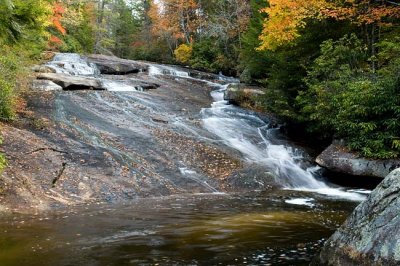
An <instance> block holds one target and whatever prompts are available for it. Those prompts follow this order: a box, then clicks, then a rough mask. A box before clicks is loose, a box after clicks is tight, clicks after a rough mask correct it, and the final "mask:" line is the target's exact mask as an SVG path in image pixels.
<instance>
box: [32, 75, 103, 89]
mask: <svg viewBox="0 0 400 266" xmlns="http://www.w3.org/2000/svg"><path fill="white" fill-rule="evenodd" d="M37 78H38V79H40V80H50V81H52V82H54V83H55V84H57V85H59V86H61V87H62V88H63V89H64V90H85V89H86V90H105V88H104V87H103V84H102V82H101V81H100V80H98V79H97V78H93V77H85V76H72V75H68V74H60V73H57V74H56V73H41V74H39V75H38V76H37Z"/></svg>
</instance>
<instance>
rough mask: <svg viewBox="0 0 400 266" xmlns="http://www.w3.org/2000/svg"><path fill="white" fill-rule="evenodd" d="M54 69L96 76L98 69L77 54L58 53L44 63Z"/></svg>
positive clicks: (98, 73)
mask: <svg viewBox="0 0 400 266" xmlns="http://www.w3.org/2000/svg"><path fill="white" fill-rule="evenodd" d="M46 65H47V66H48V67H50V68H52V69H54V70H55V71H56V73H62V74H70V75H74V76H97V75H100V70H99V69H98V68H97V66H96V65H95V64H92V63H89V62H87V60H86V59H84V58H83V57H82V56H80V55H79V54H73V53H59V54H56V55H55V56H54V58H53V60H52V61H50V62H48V63H47V64H46Z"/></svg>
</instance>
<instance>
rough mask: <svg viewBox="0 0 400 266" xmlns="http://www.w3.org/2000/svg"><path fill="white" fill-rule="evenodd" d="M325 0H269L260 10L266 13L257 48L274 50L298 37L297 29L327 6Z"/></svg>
mask: <svg viewBox="0 0 400 266" xmlns="http://www.w3.org/2000/svg"><path fill="white" fill-rule="evenodd" d="M327 5H328V3H327V2H326V1H325V0H308V1H302V0H269V7H267V8H264V9H262V10H261V12H265V13H267V14H268V18H267V19H266V20H265V22H264V29H263V31H262V34H261V35H260V40H261V45H260V47H259V48H258V49H259V50H275V49H276V48H278V47H279V46H281V45H284V44H286V43H290V42H291V41H293V40H294V39H296V38H297V37H299V32H298V30H299V29H300V28H304V27H305V26H306V23H305V19H306V18H309V17H316V16H318V14H319V13H320V11H321V9H323V8H327Z"/></svg>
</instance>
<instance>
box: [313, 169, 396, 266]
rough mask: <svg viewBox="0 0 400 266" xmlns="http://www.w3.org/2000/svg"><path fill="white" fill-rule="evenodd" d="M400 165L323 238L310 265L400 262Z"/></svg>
mask: <svg viewBox="0 0 400 266" xmlns="http://www.w3.org/2000/svg"><path fill="white" fill-rule="evenodd" d="M399 213H400V168H399V169H396V170H394V171H393V172H392V173H390V174H389V175H388V176H387V177H386V178H385V180H384V181H383V182H382V183H381V184H380V185H379V186H378V187H377V188H376V189H375V190H374V191H373V192H372V193H371V195H370V196H369V197H368V199H367V200H366V201H364V202H363V203H361V204H360V205H359V206H358V207H357V208H356V209H355V211H354V212H353V213H352V214H351V215H350V217H349V218H348V219H347V221H346V222H345V223H344V224H343V225H342V227H341V228H339V229H338V230H337V231H336V233H335V234H334V235H333V236H332V237H331V238H330V239H329V240H328V241H327V242H326V244H325V246H324V247H323V249H322V251H321V253H320V255H319V256H318V257H317V258H316V259H315V261H314V262H313V265H385V266H386V265H388V266H390V265H400V238H399V236H400V215H399Z"/></svg>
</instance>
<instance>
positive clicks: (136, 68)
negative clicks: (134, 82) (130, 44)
mask: <svg viewBox="0 0 400 266" xmlns="http://www.w3.org/2000/svg"><path fill="white" fill-rule="evenodd" d="M87 59H88V62H89V63H93V64H95V65H96V66H97V68H98V69H99V70H100V72H101V74H109V75H126V74H130V73H139V72H144V71H147V69H148V65H147V64H145V63H142V62H138V61H133V60H126V59H121V58H118V57H115V56H106V55H99V54H94V55H89V56H88V58H87Z"/></svg>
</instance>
